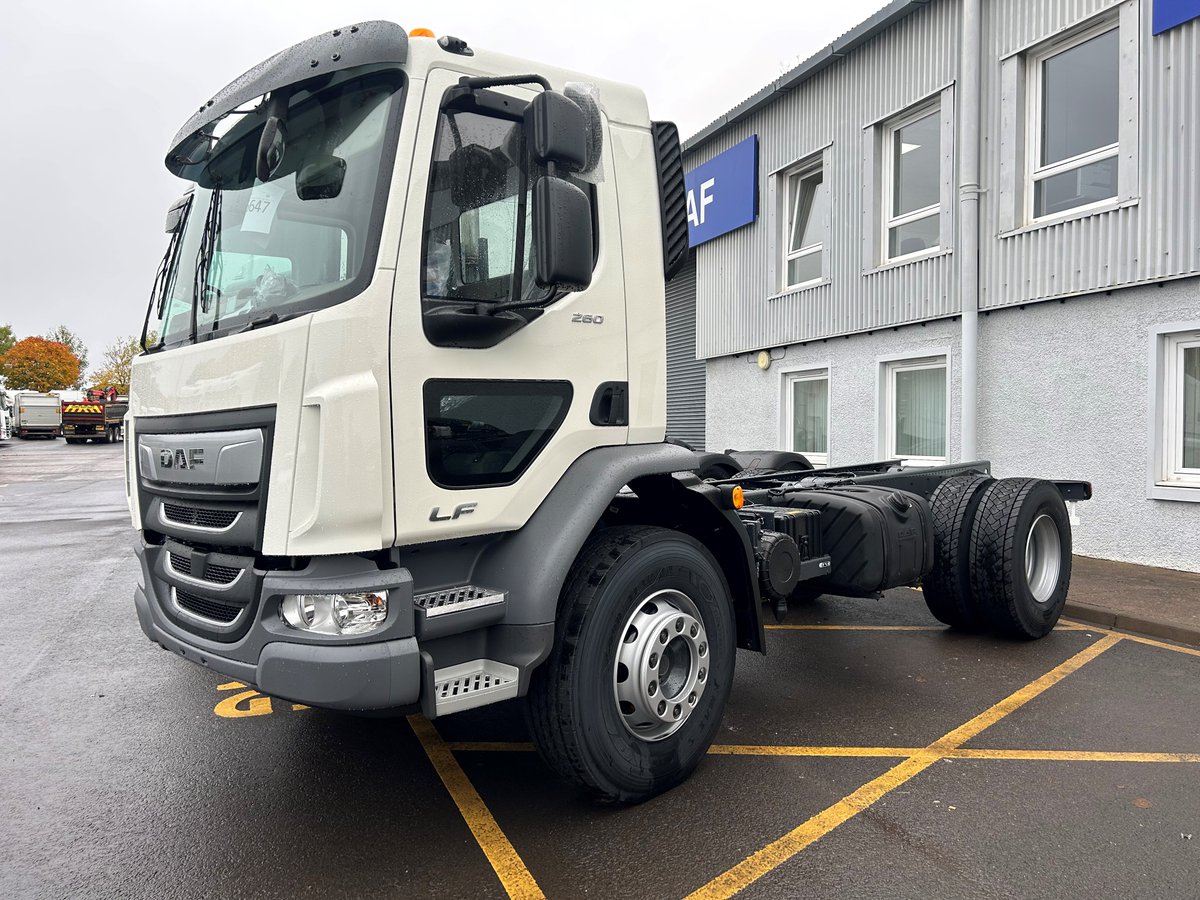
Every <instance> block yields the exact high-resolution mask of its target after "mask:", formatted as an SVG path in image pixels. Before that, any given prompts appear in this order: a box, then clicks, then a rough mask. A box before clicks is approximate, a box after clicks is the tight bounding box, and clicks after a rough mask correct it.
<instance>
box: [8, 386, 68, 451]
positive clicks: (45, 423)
mask: <svg viewBox="0 0 1200 900" xmlns="http://www.w3.org/2000/svg"><path fill="white" fill-rule="evenodd" d="M13 433H14V434H16V436H17V437H19V438H29V437H48V438H50V439H51V440H53V439H54V438H56V437H58V436H59V435H60V434H62V407H61V406H59V402H58V398H57V397H55V396H54V395H53V394H41V393H38V392H37V391H16V392H15V393H14V395H13Z"/></svg>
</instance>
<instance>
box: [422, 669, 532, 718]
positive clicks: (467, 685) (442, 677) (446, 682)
mask: <svg viewBox="0 0 1200 900" xmlns="http://www.w3.org/2000/svg"><path fill="white" fill-rule="evenodd" d="M519 678H520V672H519V671H518V670H517V667H516V666H510V665H507V664H505V663H501V662H496V661H495V660H494V659H473V660H471V661H470V662H465V663H462V664H461V665H457V666H450V667H448V668H445V669H438V670H437V671H435V672H434V673H433V682H434V687H433V703H434V710H435V711H436V713H437V715H439V716H445V715H448V714H450V713H456V712H461V711H462V710H464V709H474V708H475V707H476V706H485V705H486V704H488V703H495V702H497V701H499V700H508V699H509V698H510V697H515V696H517V688H518V685H519Z"/></svg>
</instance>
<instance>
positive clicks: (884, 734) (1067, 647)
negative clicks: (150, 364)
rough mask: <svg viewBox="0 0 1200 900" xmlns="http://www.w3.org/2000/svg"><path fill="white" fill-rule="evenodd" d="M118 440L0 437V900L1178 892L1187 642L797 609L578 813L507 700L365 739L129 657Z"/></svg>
mask: <svg viewBox="0 0 1200 900" xmlns="http://www.w3.org/2000/svg"><path fill="white" fill-rule="evenodd" d="M122 472H123V462H122V456H121V447H120V446H104V445H81V446H72V447H68V446H66V445H65V444H64V443H63V442H62V441H61V440H58V441H53V442H51V441H28V442H26V441H10V442H6V443H0V623H2V624H0V659H2V660H3V663H4V665H3V669H2V671H3V675H2V681H0V809H2V810H3V815H2V816H0V847H2V848H3V853H2V855H0V897H6V898H7V897H92V896H94V897H162V896H171V897H213V896H222V897H295V896H313V897H383V896H390V897H455V898H461V897H504V896H508V895H511V896H533V897H536V896H539V895H545V896H547V897H564V898H565V897H622V898H624V897H638V898H642V897H645V898H660V897H661V898H678V897H684V896H688V895H694V896H703V897H724V896H730V895H732V894H733V893H738V894H739V896H744V897H749V898H757V897H761V898H766V897H781V898H783V897H788V898H791V897H800V896H804V897H855V898H860V897H871V898H873V897H878V898H906V897H912V898H926V897H939V898H960V897H961V898H1002V897H1003V898H1007V897H1021V898H1040V897H1045V898H1062V897H1095V898H1099V897H1122V898H1125V897H1146V898H1188V897H1195V896H1197V895H1198V893H1200V888H1198V887H1197V885H1200V700H1198V699H1197V697H1198V696H1200V693H1198V691H1197V688H1198V687H1200V651H1196V650H1195V649H1190V650H1189V649H1188V648H1178V647H1175V646H1173V645H1170V644H1166V643H1162V642H1155V641H1147V640H1144V639H1139V638H1137V637H1136V636H1128V635H1125V636H1122V635H1114V634H1112V633H1110V632H1106V631H1104V630H1102V629H1097V628H1091V627H1085V626H1081V625H1073V624H1069V623H1067V624H1064V625H1063V626H1061V627H1060V628H1059V629H1058V630H1056V631H1055V632H1054V633H1053V634H1051V635H1050V636H1049V637H1048V638H1046V639H1045V640H1042V641H1039V642H1036V643H1032V644H1017V643H1010V642H1006V641H999V640H995V639H992V638H986V637H973V636H961V635H956V634H952V633H949V632H947V631H945V630H944V629H942V628H940V627H938V626H937V624H936V623H935V622H934V621H933V620H932V619H931V618H930V617H929V616H928V614H927V613H926V612H925V609H924V604H923V603H922V602H921V597H920V594H919V593H917V592H915V591H908V590H901V591H893V592H890V593H889V594H888V595H887V596H886V597H885V598H884V600H882V601H879V602H873V601H862V600H857V601H851V600H833V599H830V598H825V599H822V600H820V601H817V602H816V603H813V604H811V605H808V606H805V607H802V608H797V609H794V610H793V611H792V612H791V613H790V614H789V616H788V618H787V619H786V620H785V622H784V623H783V627H773V628H772V629H771V631H770V632H769V635H768V644H769V647H768V650H769V653H768V655H767V656H766V657H761V656H758V655H752V654H749V653H744V652H743V653H739V656H738V672H737V678H736V681H735V686H734V691H733V696H732V697H731V700H730V704H729V707H728V710H727V713H726V716H725V721H724V724H723V728H722V731H721V733H720V734H719V736H718V738H717V744H716V746H715V747H714V750H713V752H712V753H711V754H710V756H709V758H708V759H707V760H706V762H705V763H704V765H702V766H701V768H700V770H699V771H698V772H697V773H696V775H695V776H694V777H693V778H692V779H691V780H690V781H689V782H688V783H687V784H685V785H683V786H682V787H680V788H678V789H676V790H674V791H672V792H670V793H669V794H667V795H664V796H662V797H659V798H657V799H655V800H653V801H651V802H649V803H646V804H643V805H641V806H638V807H634V808H629V809H612V808H605V807H599V806H596V805H594V804H592V803H590V802H588V801H587V800H585V799H583V798H581V797H579V796H578V795H576V794H575V793H574V792H573V791H572V790H571V789H570V788H567V787H564V786H563V785H562V784H560V783H559V782H557V781H556V780H554V778H553V776H552V775H551V774H550V772H549V770H548V769H547V768H546V767H545V766H544V765H543V764H542V763H541V761H540V760H539V758H538V757H537V754H536V753H534V752H533V751H532V749H531V748H530V747H529V745H528V743H527V741H528V738H527V735H526V732H525V729H524V725H523V722H522V717H521V710H520V706H519V701H511V702H508V703H505V704H501V705H498V706H496V707H492V708H487V709H483V710H477V711H472V712H467V713H462V714H459V715H457V716H452V717H447V718H445V719H439V720H438V721H436V722H435V723H433V726H432V727H430V726H429V724H428V723H426V722H424V720H417V719H414V720H412V721H410V720H408V719H405V718H402V717H401V718H392V719H367V718H357V717H353V716H348V715H342V714H336V713H330V712H324V711H319V710H313V709H306V708H294V707H293V705H292V704H290V703H285V702H281V701H278V700H273V699H270V698H266V697H263V696H261V695H259V694H258V693H256V692H255V691H253V689H250V688H247V687H245V686H242V685H237V684H236V683H231V682H229V681H228V680H227V679H225V678H223V677H221V676H219V675H217V674H215V673H213V672H210V671H206V670H202V669H199V668H197V667H195V666H193V665H190V664H188V663H186V662H184V661H183V660H180V659H178V658H176V657H174V656H172V655H170V654H168V653H164V652H163V651H161V650H159V649H158V648H157V647H156V646H154V645H153V644H151V643H150V642H149V641H147V640H146V639H145V637H144V636H143V635H142V633H141V630H140V629H139V628H138V624H137V619H136V617H135V615H134V611H133V603H132V595H133V588H134V585H135V583H136V579H137V567H136V564H135V560H134V557H133V552H132V548H133V544H134V541H135V539H136V538H135V535H134V533H133V532H132V531H131V529H130V527H129V520H128V514H127V511H126V508H125V498H124V488H123V477H122Z"/></svg>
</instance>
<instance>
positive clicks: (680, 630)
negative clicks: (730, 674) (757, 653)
mask: <svg viewBox="0 0 1200 900" xmlns="http://www.w3.org/2000/svg"><path fill="white" fill-rule="evenodd" d="M708 663H709V648H708V635H707V634H705V631H704V623H703V622H702V621H701V619H700V613H699V611H698V610H697V609H696V605H695V604H694V603H693V602H692V601H691V599H690V598H689V597H688V596H687V595H685V594H683V593H681V592H680V591H675V590H662V591H656V592H655V593H653V594H650V595H649V596H648V597H646V598H645V599H644V600H642V601H641V602H640V603H638V605H637V607H636V608H635V609H634V610H633V612H632V613H631V614H630V616H629V618H628V619H627V620H626V622H625V626H624V628H622V629H621V630H620V631H619V632H618V634H617V654H616V661H615V662H614V663H613V693H614V696H615V697H616V701H617V710H618V712H619V714H620V716H621V721H622V722H623V723H624V725H625V727H626V728H627V729H628V730H629V731H630V732H631V733H632V734H633V735H635V736H636V737H638V738H641V739H642V740H644V741H659V740H662V739H663V738H665V737H668V736H669V735H671V734H674V733H675V732H676V731H677V730H678V729H679V728H680V727H681V726H682V725H683V723H684V722H686V721H687V720H688V717H689V716H690V715H691V714H692V710H694V709H695V708H696V704H697V703H699V702H700V698H701V697H702V696H703V695H704V689H705V687H707V685H708Z"/></svg>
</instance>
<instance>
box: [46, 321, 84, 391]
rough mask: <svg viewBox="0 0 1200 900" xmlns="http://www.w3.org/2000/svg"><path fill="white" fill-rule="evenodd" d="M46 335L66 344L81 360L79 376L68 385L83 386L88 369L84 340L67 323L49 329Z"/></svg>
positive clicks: (47, 337) (47, 338) (48, 338)
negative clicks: (74, 381) (73, 382)
mask: <svg viewBox="0 0 1200 900" xmlns="http://www.w3.org/2000/svg"><path fill="white" fill-rule="evenodd" d="M44 337H45V338H46V340H48V341H57V342H58V343H60V344H66V345H67V348H68V349H69V350H70V351H71V352H72V353H74V354H75V356H76V358H78V360H79V378H78V379H77V380H76V383H75V384H70V385H67V387H77V388H81V387H83V375H84V373H85V372H86V371H87V364H88V352H87V347H86V346H85V345H84V343H83V340H82V339H81V338H80V337H79V335H77V334H76V333H75V332H73V331H72V330H71V329H70V328H68V327H67V326H66V325H59V326H58V327H56V328H52V329H51V330H50V331H48V332H47V333H46V334H45V335H44Z"/></svg>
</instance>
